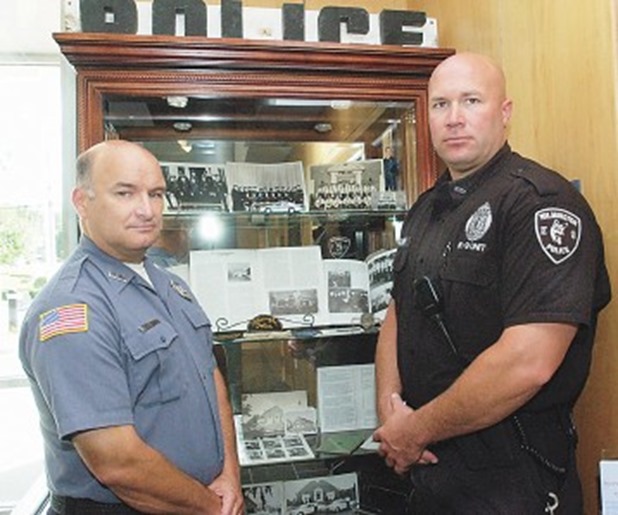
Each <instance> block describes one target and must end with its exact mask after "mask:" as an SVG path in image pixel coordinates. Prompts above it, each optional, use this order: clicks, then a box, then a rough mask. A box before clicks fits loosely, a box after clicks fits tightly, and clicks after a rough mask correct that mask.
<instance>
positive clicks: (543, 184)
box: [511, 166, 559, 197]
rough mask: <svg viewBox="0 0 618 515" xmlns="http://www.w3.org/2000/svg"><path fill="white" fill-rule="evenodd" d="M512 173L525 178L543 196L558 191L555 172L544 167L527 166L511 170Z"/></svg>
mask: <svg viewBox="0 0 618 515" xmlns="http://www.w3.org/2000/svg"><path fill="white" fill-rule="evenodd" d="M511 174H512V175H514V176H515V177H518V178H520V179H523V180H524V181H526V182H528V183H529V184H531V185H532V186H534V188H535V189H536V191H537V193H538V194H539V195H541V196H542V197H544V196H546V195H555V194H556V193H558V191H559V190H558V184H557V182H556V177H555V172H552V171H550V170H548V169H545V168H542V167H540V166H539V167H533V166H525V167H520V168H517V169H515V170H513V171H512V172H511Z"/></svg>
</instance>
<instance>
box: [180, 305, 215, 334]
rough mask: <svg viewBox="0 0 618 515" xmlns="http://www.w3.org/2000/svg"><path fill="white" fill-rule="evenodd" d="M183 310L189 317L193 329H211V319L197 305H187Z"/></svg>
mask: <svg viewBox="0 0 618 515" xmlns="http://www.w3.org/2000/svg"><path fill="white" fill-rule="evenodd" d="M182 310H183V311H184V313H185V315H187V318H188V319H189V321H190V322H191V324H192V325H193V327H195V328H196V329H200V328H206V329H210V326H211V323H210V319H209V318H208V316H207V315H206V313H204V310H203V309H202V308H200V307H199V306H197V305H195V304H187V305H184V306H183V307H182Z"/></svg>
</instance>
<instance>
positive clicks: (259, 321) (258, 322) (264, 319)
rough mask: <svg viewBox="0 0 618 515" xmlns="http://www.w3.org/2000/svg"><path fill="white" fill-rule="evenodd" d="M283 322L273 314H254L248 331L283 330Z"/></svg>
mask: <svg viewBox="0 0 618 515" xmlns="http://www.w3.org/2000/svg"><path fill="white" fill-rule="evenodd" d="M282 329H283V324H282V323H281V322H280V321H279V320H278V319H277V318H275V317H274V316H272V315H257V316H254V317H253V318H252V319H251V320H249V323H248V324H247V330H248V331H281V330H282Z"/></svg>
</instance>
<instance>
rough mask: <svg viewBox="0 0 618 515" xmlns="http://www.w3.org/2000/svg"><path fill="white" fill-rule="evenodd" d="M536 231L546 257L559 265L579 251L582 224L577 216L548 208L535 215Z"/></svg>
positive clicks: (564, 210)
mask: <svg viewBox="0 0 618 515" xmlns="http://www.w3.org/2000/svg"><path fill="white" fill-rule="evenodd" d="M534 230H535V231H536V237H537V239H538V240H539V244H540V245H541V248H542V249H543V252H545V255H546V256H547V257H548V258H549V259H551V260H552V262H553V263H555V264H556V265H559V264H560V263H562V262H563V261H566V260H567V259H569V258H570V257H571V256H572V255H573V254H574V253H575V251H576V250H577V247H578V246H579V241H580V239H581V234H582V223H581V220H580V218H579V217H578V216H577V215H574V214H573V213H571V212H570V211H567V210H566V209H562V208H559V207H547V208H545V209H541V210H540V211H537V212H536V213H535V215H534Z"/></svg>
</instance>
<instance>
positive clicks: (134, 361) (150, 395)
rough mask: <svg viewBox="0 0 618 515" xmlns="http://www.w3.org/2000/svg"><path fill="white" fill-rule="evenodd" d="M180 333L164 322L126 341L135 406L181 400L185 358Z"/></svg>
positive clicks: (136, 331) (139, 332) (135, 333)
mask: <svg viewBox="0 0 618 515" xmlns="http://www.w3.org/2000/svg"><path fill="white" fill-rule="evenodd" d="M177 336H178V334H177V333H176V330H175V329H174V328H173V327H172V326H171V325H169V324H168V323H166V322H163V321H160V322H159V323H158V324H157V325H155V326H154V327H151V328H149V329H148V330H146V331H140V330H139V329H136V330H135V331H134V332H132V333H131V334H129V335H128V336H127V338H126V339H125V342H126V346H127V349H128V351H129V361H130V363H129V386H130V390H131V397H132V401H133V405H134V406H138V405H139V406H142V407H149V406H153V405H159V404H164V403H167V402H171V401H174V400H176V399H179V398H180V397H181V396H182V393H183V392H184V389H185V385H184V380H183V373H182V371H183V366H184V359H185V358H184V357H183V355H182V350H181V349H180V348H179V347H180V345H179V344H178V342H177V341H176V340H177Z"/></svg>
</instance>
